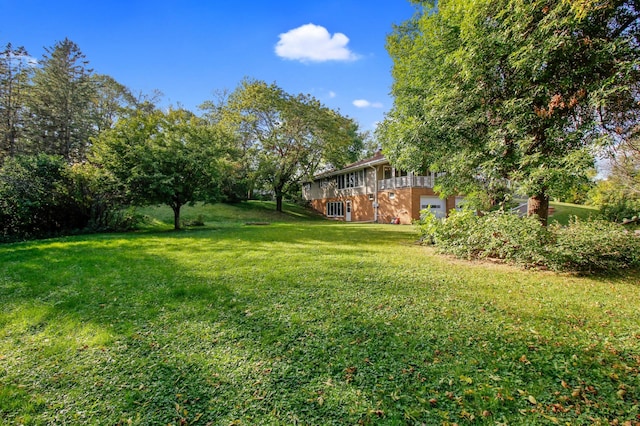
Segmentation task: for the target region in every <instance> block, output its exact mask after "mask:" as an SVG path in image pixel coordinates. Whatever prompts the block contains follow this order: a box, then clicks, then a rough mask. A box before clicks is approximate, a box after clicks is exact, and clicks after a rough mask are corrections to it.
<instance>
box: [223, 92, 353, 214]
mask: <svg viewBox="0 0 640 426" xmlns="http://www.w3.org/2000/svg"><path fill="white" fill-rule="evenodd" d="M211 110H212V112H216V114H218V116H219V117H220V118H219V120H221V121H222V122H224V123H226V125H227V126H230V127H231V128H233V129H234V131H235V132H236V133H237V134H238V135H239V137H240V139H241V140H242V141H243V144H244V147H245V153H246V154H247V155H248V158H247V160H248V162H249V164H250V167H252V169H253V170H252V174H253V175H254V176H255V179H256V182H257V183H258V184H263V185H264V186H265V187H266V189H268V190H270V191H273V193H274V195H275V198H276V209H277V210H278V211H282V199H283V196H284V195H285V194H286V193H287V192H288V191H290V190H291V189H292V188H295V187H296V184H299V183H300V181H301V180H303V179H304V178H307V177H310V176H312V175H313V174H314V172H315V171H316V170H318V168H319V167H323V166H328V165H332V166H337V167H340V166H342V165H344V164H346V163H349V162H352V161H355V160H356V159H357V156H358V154H359V152H360V150H361V149H362V139H361V137H360V135H359V134H358V132H357V129H358V126H357V124H356V123H355V122H354V121H353V120H352V119H350V118H347V117H343V116H342V115H340V114H339V113H337V112H336V111H334V110H332V109H329V108H327V107H325V106H324V105H322V104H321V103H320V102H319V101H318V100H316V99H315V98H313V97H311V96H309V95H302V94H299V95H291V94H288V93H286V92H285V91H284V90H282V89H281V88H280V87H278V86H277V85H275V84H267V83H265V82H262V81H256V80H244V81H243V82H242V83H241V84H240V85H239V87H238V88H237V89H236V90H235V91H234V92H233V93H231V94H230V95H229V98H228V100H227V101H226V103H225V105H224V106H222V107H221V108H220V109H215V108H214V109H211Z"/></svg>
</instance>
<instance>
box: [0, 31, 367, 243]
mask: <svg viewBox="0 0 640 426" xmlns="http://www.w3.org/2000/svg"><path fill="white" fill-rule="evenodd" d="M157 101H158V98H157V96H148V95H134V93H133V92H132V91H131V90H130V89H129V88H127V87H125V86H124V85H122V84H120V83H119V82H117V81H116V80H114V79H113V78H112V77H110V76H108V75H102V74H98V73H96V72H94V71H93V70H92V69H91V68H89V62H88V60H87V59H86V58H85V55H84V54H83V53H82V52H81V50H80V48H79V47H78V46H77V45H76V44H75V43H74V42H72V41H71V40H68V39H65V40H63V41H61V42H58V43H56V44H55V45H54V46H53V47H50V48H47V49H46V50H45V53H44V55H43V57H42V58H41V59H39V60H37V61H36V60H35V59H34V58H32V57H31V56H29V54H28V52H27V51H26V49H24V48H23V47H14V46H13V45H11V44H8V45H7V46H6V47H5V49H4V51H2V52H1V53H0V224H1V225H0V238H2V239H5V240H10V239H14V238H24V237H34V236H42V235H52V234H56V233H60V232H69V231H72V230H86V229H95V230H106V229H121V228H126V227H127V226H129V225H130V224H131V220H132V218H131V217H129V216H128V215H127V213H126V210H124V208H125V207H127V206H130V205H137V204H140V205H144V204H166V205H168V206H170V207H171V208H172V209H173V211H174V217H175V222H174V225H175V228H176V229H178V228H179V227H180V209H181V207H182V206H184V205H185V204H187V203H193V202H196V201H204V202H216V201H225V200H226V201H240V200H244V199H247V198H250V197H252V195H253V194H270V195H272V196H274V198H275V199H276V201H277V206H278V210H281V207H282V200H283V198H285V197H287V196H293V197H295V195H296V194H297V193H298V192H299V191H298V189H299V185H300V181H301V180H302V179H304V178H306V177H308V176H311V175H313V173H314V172H315V171H316V170H318V169H319V168H322V167H340V166H342V165H344V164H346V163H349V162H352V161H355V160H356V159H357V157H358V155H359V154H360V152H361V151H362V146H363V142H362V135H361V134H360V133H359V132H358V126H357V124H356V123H355V122H354V121H353V120H352V119H350V118H347V117H344V116H342V115H340V114H339V113H337V112H336V111H333V110H331V109H329V108H327V107H325V106H324V105H322V104H321V103H320V102H319V101H317V100H316V99H314V98H313V97H311V96H309V95H302V94H300V95H291V94H288V93H286V92H285V91H284V90H282V89H281V88H279V87H278V86H276V85H275V84H267V83H264V82H262V81H256V80H251V79H245V80H243V81H242V82H241V83H240V84H239V85H238V87H237V88H236V89H235V90H234V91H232V92H228V93H223V95H221V96H220V97H219V98H218V99H215V100H212V101H208V102H205V103H204V104H203V105H202V106H201V109H202V114H201V115H196V114H195V113H193V112H192V111H187V110H184V109H181V108H169V109H166V110H161V109H160V108H159V107H158V106H157Z"/></svg>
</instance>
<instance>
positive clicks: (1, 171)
mask: <svg viewBox="0 0 640 426" xmlns="http://www.w3.org/2000/svg"><path fill="white" fill-rule="evenodd" d="M120 193H121V191H120V190H119V189H118V188H117V187H116V185H115V183H114V181H113V180H112V179H110V177H109V176H108V175H106V174H105V173H104V172H103V171H102V170H100V169H97V168H96V167H94V166H91V165H86V164H77V165H73V166H70V165H69V164H67V163H66V162H65V161H64V159H63V158H62V157H57V156H51V155H45V154H39V155H36V156H25V157H14V158H8V159H6V160H5V162H4V165H3V166H2V168H0V241H12V240H17V239H25V238H38V237H46V236H53V235H58V234H65V233H72V232H77V231H83V230H84V231H104V230H122V229H125V228H127V229H128V228H130V227H131V226H132V225H131V223H132V221H135V220H136V219H135V216H132V215H131V214H129V213H127V212H126V211H124V210H122V209H121V207H122V197H121V196H120V195H119V194H120Z"/></svg>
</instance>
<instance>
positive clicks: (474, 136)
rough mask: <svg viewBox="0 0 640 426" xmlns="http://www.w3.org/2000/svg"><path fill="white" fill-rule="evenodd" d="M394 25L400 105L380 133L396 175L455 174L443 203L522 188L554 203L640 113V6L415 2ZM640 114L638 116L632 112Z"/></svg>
mask: <svg viewBox="0 0 640 426" xmlns="http://www.w3.org/2000/svg"><path fill="white" fill-rule="evenodd" d="M416 3H419V4H420V5H421V7H420V9H419V12H418V13H417V14H416V15H415V16H414V17H413V18H412V19H410V20H408V21H407V22H405V23H404V24H402V25H400V26H398V27H396V28H395V30H394V32H393V33H392V34H391V35H390V36H389V39H388V43H387V48H388V51H389V53H390V55H391V56H392V58H393V61H394V66H393V77H394V84H393V88H392V92H393V95H394V97H395V101H394V107H393V109H392V111H391V112H390V113H389V114H388V117H387V118H386V120H385V122H384V123H383V124H382V126H380V130H379V137H380V139H381V140H382V142H383V149H384V152H385V154H386V155H387V156H388V158H389V159H390V160H391V161H392V162H394V163H396V164H397V165H398V166H400V167H403V168H406V169H413V170H419V169H422V168H430V169H431V170H433V171H446V172H447V173H446V175H445V176H444V177H443V178H441V179H440V180H439V189H440V190H441V191H442V192H443V194H453V193H466V194H469V193H473V192H476V191H480V190H481V191H491V190H492V188H495V187H496V186H500V185H504V184H505V183H508V184H509V185H516V186H517V188H518V189H519V190H520V191H522V192H523V193H525V194H526V195H528V196H529V213H530V214H538V215H539V216H540V218H541V219H542V221H543V222H544V223H546V217H547V207H548V201H549V197H550V196H552V195H553V194H554V191H561V190H564V189H565V188H567V187H568V186H571V185H574V184H575V182H576V180H580V179H583V178H584V174H585V172H586V171H587V170H589V169H590V168H591V167H592V166H593V152H594V149H595V148H599V147H601V146H602V145H608V144H613V143H615V142H616V137H615V136H613V135H612V132H610V131H609V130H610V129H617V132H618V133H623V132H624V131H625V130H624V128H627V127H629V126H630V125H631V123H632V122H633V120H630V117H634V116H637V110H638V109H639V104H638V87H639V86H638V81H639V79H638V74H639V72H640V68H639V59H638V58H639V55H638V53H639V49H640V43H639V41H640V40H639V38H638V35H639V22H640V21H639V20H638V10H639V5H638V2H637V1H631V0H618V1H609V2H604V3H603V2H599V1H592V0H581V1H576V2H568V1H563V0H554V1H546V0H545V1H542V0H533V1H531V0H479V1H473V2H471V1H465V0H442V1H438V2H437V4H436V3H435V2H426V1H419V2H418V1H416ZM634 111H635V112H634Z"/></svg>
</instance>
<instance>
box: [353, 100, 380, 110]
mask: <svg viewBox="0 0 640 426" xmlns="http://www.w3.org/2000/svg"><path fill="white" fill-rule="evenodd" d="M353 105H355V106H357V107H358V108H382V103H381V102H369V101H368V100H366V99H356V100H355V101H353Z"/></svg>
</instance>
